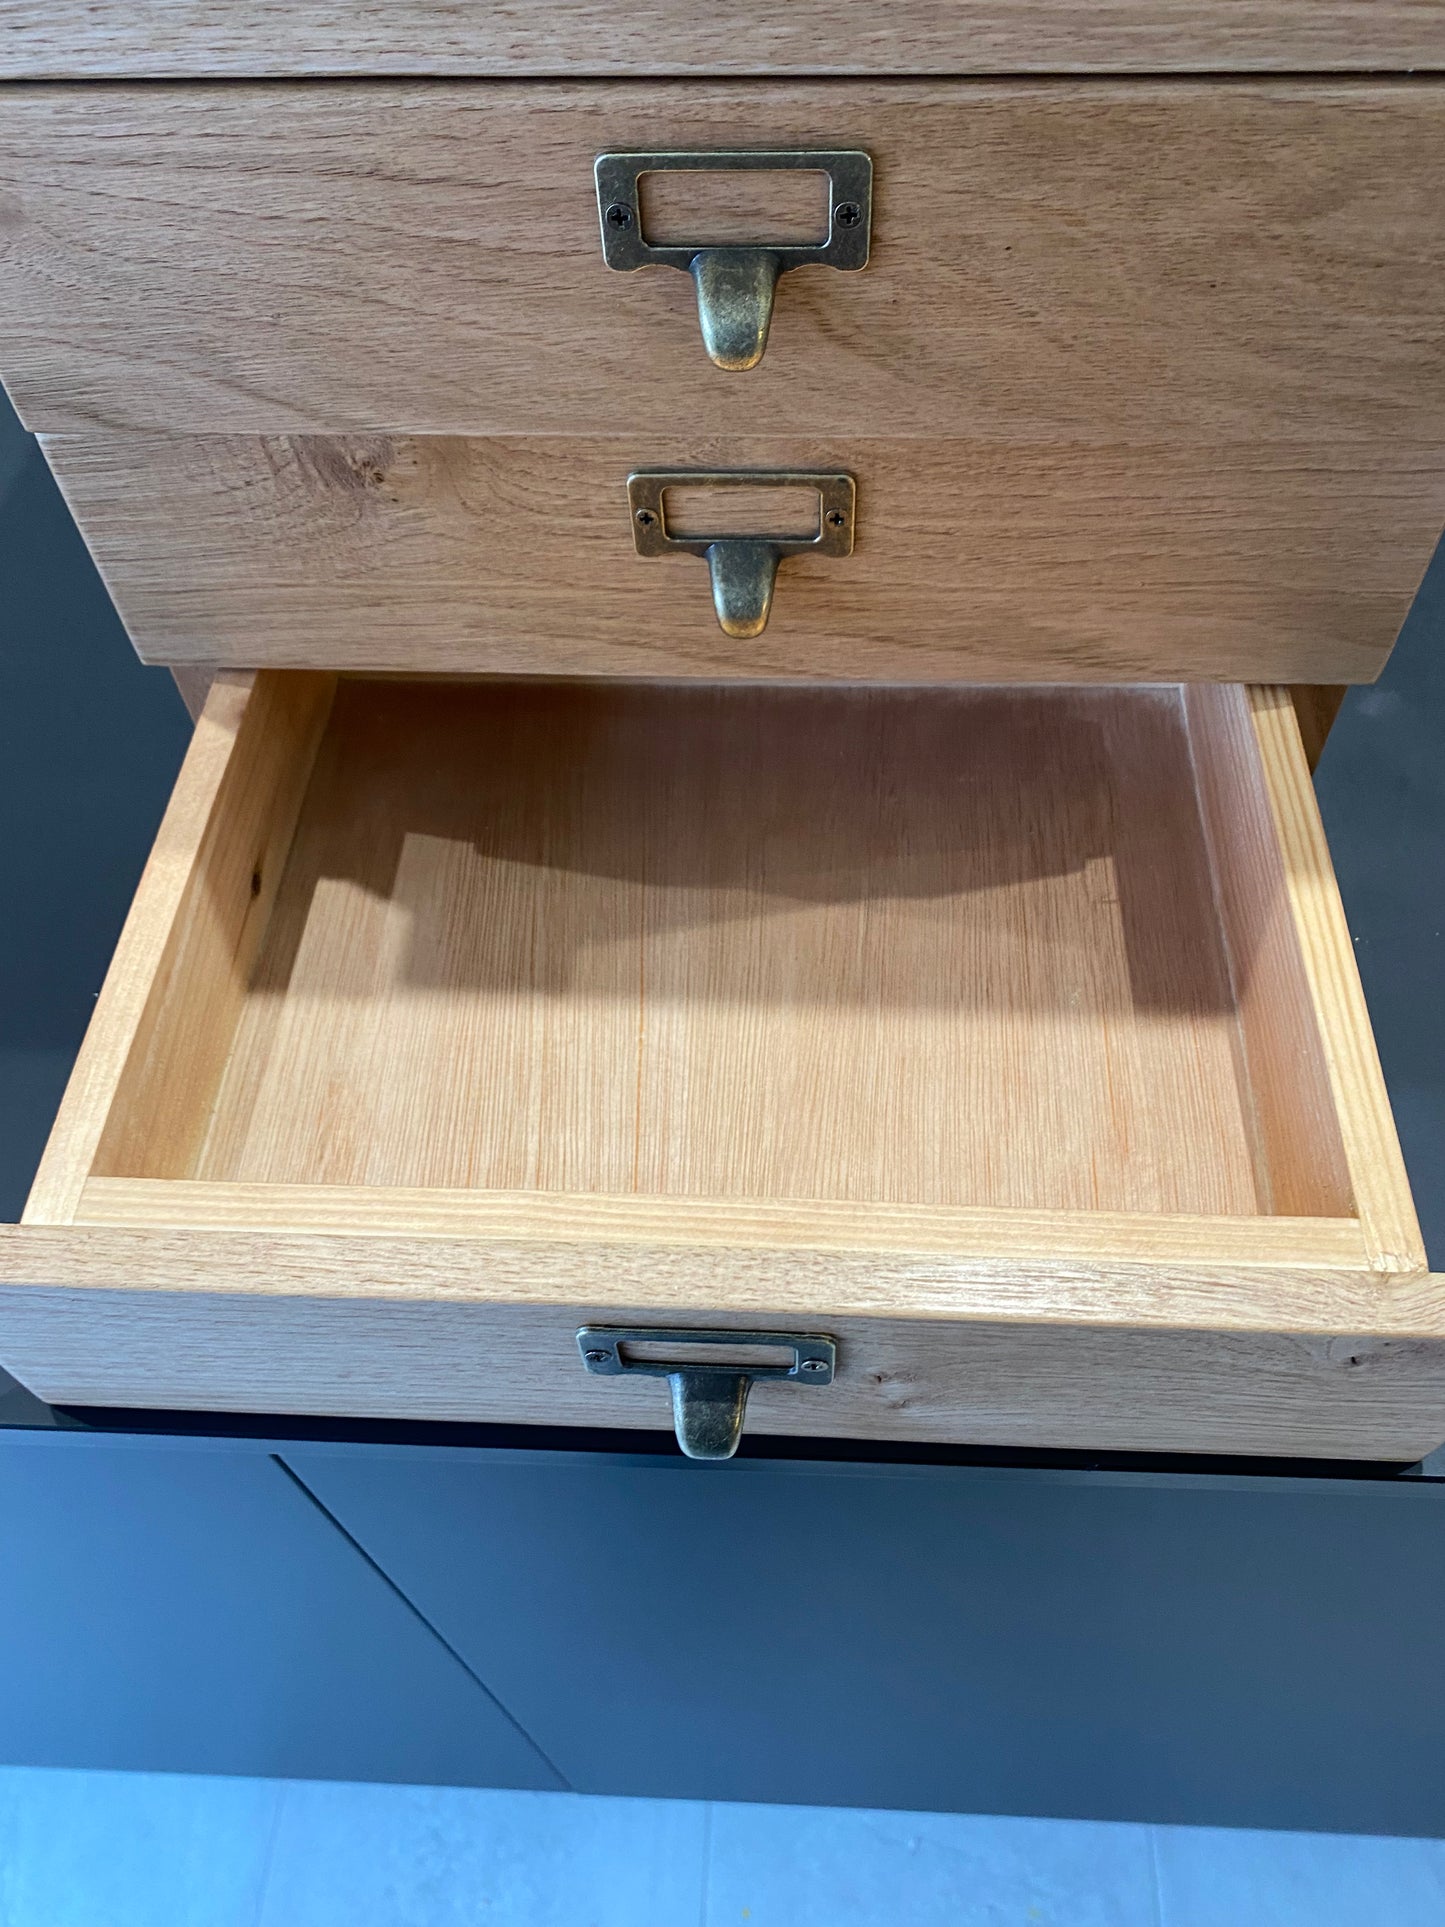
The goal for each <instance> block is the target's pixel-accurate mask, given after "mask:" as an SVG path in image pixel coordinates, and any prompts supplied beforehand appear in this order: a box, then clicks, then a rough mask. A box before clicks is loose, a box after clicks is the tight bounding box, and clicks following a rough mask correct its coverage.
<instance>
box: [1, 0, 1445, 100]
mask: <svg viewBox="0 0 1445 1927" xmlns="http://www.w3.org/2000/svg"><path fill="white" fill-rule="evenodd" d="M1431 67H1435V68H1439V67H1445V24H1442V19H1441V13H1440V8H1439V6H1438V5H1437V4H1436V3H1435V0H1270V3H1269V5H1268V6H1252V5H1241V4H1240V0H1182V3H1181V0H1175V3H1174V4H1170V5H1168V6H1164V5H1161V4H1160V0H952V4H949V5H947V6H943V5H940V4H939V3H938V0H894V4H893V5H891V6H890V7H888V8H887V10H886V11H885V12H883V13H880V11H879V9H878V8H877V7H876V6H869V5H865V4H863V0H807V4H806V5H804V4H800V3H799V0H793V4H792V5H790V6H787V7H776V6H765V5H763V4H761V0H746V4H742V5H733V6H731V7H729V8H727V9H725V10H723V9H708V8H705V7H682V6H679V5H678V4H677V3H676V0H640V3H638V0H632V3H630V4H629V5H627V6H625V7H623V6H618V5H616V4H611V3H609V0H571V3H570V4H569V5H568V6H566V7H565V8H559V7H557V6H555V5H548V4H545V0H488V4H487V5H486V6H480V5H471V6H456V5H454V4H448V0H346V3H345V4H344V5H343V4H341V0H289V3H288V4H285V5H283V4H281V3H280V0H251V4H249V5H247V6H245V7H236V6H233V5H227V4H226V0H126V4H121V0H12V4H10V5H8V6H7V8H6V11H5V20H4V35H3V38H0V76H4V77H16V78H24V79H39V80H57V79H58V80H65V79H79V78H92V79H100V78H113V77H116V76H125V77H128V78H133V79H153V78H156V77H158V76H177V77H191V78H199V77H204V76H206V75H211V74H223V75H229V76H232V77H235V78H241V79H245V78H249V77H251V76H253V75H257V74H275V75H285V74H450V75H457V76H487V75H497V74H515V75H527V74H537V75H541V74H554V75H561V76H563V77H571V76H572V75H574V74H576V73H578V72H584V73H592V74H679V73H695V74H717V73H741V74H766V73H806V74H874V73H901V74H931V73H942V74H950V73H986V74H987V73H1007V72H1036V73H1050V74H1052V73H1094V72H1100V71H1105V72H1130V71H1136V72H1144V73H1158V72H1162V71H1165V70H1167V69H1203V70H1209V71H1220V72H1238V71H1250V70H1256V71H1258V70H1268V69H1279V70H1282V71H1284V72H1304V71H1307V70H1309V69H1312V68H1313V69H1323V70H1326V71H1330V70H1335V71H1340V70H1347V69H1361V70H1364V71H1366V72H1373V71H1378V70H1380V69H1388V68H1415V69H1426V68H1431Z"/></svg>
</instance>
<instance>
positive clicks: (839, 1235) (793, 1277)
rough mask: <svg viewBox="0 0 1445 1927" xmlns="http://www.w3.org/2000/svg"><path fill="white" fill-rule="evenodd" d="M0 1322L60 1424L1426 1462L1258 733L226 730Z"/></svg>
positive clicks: (1331, 978) (915, 719) (1089, 693)
mask: <svg viewBox="0 0 1445 1927" xmlns="http://www.w3.org/2000/svg"><path fill="white" fill-rule="evenodd" d="M0 1276H3V1279H4V1280H5V1283H4V1288H3V1290H0V1356H3V1357H4V1359H5V1362H6V1363H7V1364H8V1365H9V1366H10V1368H11V1369H12V1370H14V1371H15V1372H16V1373H17V1374H18V1376H19V1377H20V1378H21V1379H22V1380H24V1382H25V1383H26V1384H28V1385H29V1386H31V1387H32V1388H33V1389H34V1390H35V1391H37V1392H38V1393H40V1394H41V1395H42V1396H44V1397H46V1398H49V1399H51V1400H54V1401H57V1402H61V1403H87V1404H110V1405H122V1406H138V1405H145V1406H166V1407H193V1408H213V1409H231V1410H237V1409H243V1410H253V1411H270V1412H277V1413H333V1414H374V1415H390V1416H407V1417H412V1418H434V1419H473V1420H478V1419H490V1420H500V1421H510V1422H537V1423H550V1424H578V1425H602V1426H607V1425H613V1426H656V1425H662V1424H664V1423H666V1421H667V1413H668V1394H667V1387H666V1385H665V1384H661V1383H659V1382H658V1378H657V1377H656V1376H648V1375H644V1374H643V1373H641V1372H640V1371H637V1370H635V1369H629V1370H623V1371H621V1372H620V1373H618V1372H615V1371H611V1370H606V1371H602V1372H598V1371H597V1370H595V1369H592V1370H589V1369H588V1366H587V1364H586V1363H585V1362H584V1358H583V1356H582V1352H583V1351H589V1350H590V1351H591V1352H592V1353H593V1355H594V1356H593V1360H592V1363H593V1366H594V1367H595V1366H596V1365H597V1364H598V1362H599V1360H600V1359H604V1358H605V1357H606V1356H609V1355H610V1357H611V1359H612V1362H613V1363H614V1364H615V1363H616V1362H617V1360H618V1359H621V1360H623V1361H624V1362H626V1363H628V1364H630V1365H631V1366H633V1367H636V1366H637V1365H638V1364H639V1363H644V1362H646V1363H650V1364H651V1365H652V1366H653V1368H654V1369H655V1370H656V1369H665V1368H666V1366H667V1365H669V1364H677V1365H679V1366H681V1365H682V1364H684V1363H687V1362H689V1361H690V1362H691V1363H693V1364H694V1365H695V1364H696V1363H697V1360H698V1359H699V1358H706V1359H709V1360H711V1361H712V1367H713V1376H714V1379H717V1377H718V1373H719V1370H720V1368H723V1367H727V1368H730V1369H733V1370H734V1371H735V1372H736V1373H738V1374H741V1372H742V1370H743V1368H744V1367H745V1366H747V1365H749V1364H752V1363H760V1364H766V1363H767V1362H768V1361H769V1360H770V1359H773V1358H776V1357H777V1356H778V1354H777V1352H776V1351H771V1352H770V1351H769V1350H768V1348H767V1347H766V1345H764V1346H763V1347H762V1349H761V1350H760V1351H754V1350H752V1349H749V1348H748V1347H744V1349H743V1350H741V1351H740V1352H739V1353H738V1354H737V1356H736V1357H734V1356H732V1355H731V1354H730V1353H729V1352H727V1351H726V1350H724V1351H721V1352H719V1351H718V1350H716V1349H713V1350H702V1349H699V1350H696V1351H693V1350H690V1349H687V1348H685V1346H684V1341H683V1340H682V1339H680V1338H679V1339H668V1338H666V1337H661V1338H659V1337H653V1338H652V1339H651V1340H650V1341H648V1342H647V1343H642V1342H641V1341H639V1342H638V1343H637V1344H636V1345H635V1346H634V1347H633V1348H632V1349H631V1350H628V1348H627V1346H626V1344H625V1343H621V1342H619V1341H617V1340H616V1339H615V1338H609V1337H607V1336H605V1335H604V1336H603V1337H601V1338H596V1337H594V1338H592V1339H591V1340H584V1341H583V1344H582V1347H581V1350H580V1351H579V1342H578V1332H579V1328H582V1327H596V1328H603V1331H604V1333H606V1332H615V1331H617V1330H618V1329H633V1330H651V1331H656V1329H657V1328H664V1329H665V1330H668V1331H679V1332H687V1331H694V1332H696V1331H711V1332H716V1331H723V1332H727V1333H737V1334H739V1337H740V1340H741V1339H742V1338H743V1337H744V1336H746V1337H747V1339H748V1346H749V1347H750V1346H752V1345H753V1344H754V1343H756V1342H757V1341H755V1340H754V1339H753V1338H752V1336H751V1335H752V1334H763V1335H767V1334H792V1335H795V1336H797V1335H803V1336H804V1337H807V1338H809V1339H812V1338H827V1339H831V1340H832V1341H834V1344H835V1345H836V1373H833V1372H832V1371H830V1370H828V1369H826V1368H825V1367H823V1366H819V1367H817V1368H816V1376H815V1378H814V1380H813V1381H811V1382H810V1381H809V1380H808V1379H806V1378H805V1377H803V1376H801V1374H800V1372H799V1371H798V1370H797V1369H794V1371H793V1372H792V1375H791V1376H790V1377H789V1378H787V1379H786V1380H784V1381H782V1382H777V1381H775V1380H772V1379H766V1378H765V1379H763V1380H761V1381H760V1382H759V1383H758V1384H757V1385H756V1388H755V1390H754V1392H753V1395H752V1402H751V1406H750V1411H749V1423H750V1425H751V1426H752V1427H753V1428H754V1429H756V1430H761V1431H768V1432H791V1433H814V1434H826V1435H833V1436H845V1437H846V1436H856V1437H871V1438H894V1439H917V1440H967V1441H975V1442H993V1443H1011V1444H1028V1445H1051V1446H1065V1447H1068V1446H1073V1447H1082V1448H1089V1449H1111V1448H1113V1449H1131V1448H1138V1449H1182V1450H1200V1451H1215V1452H1253V1453H1271V1454H1301V1455H1319V1456H1351V1457H1360V1458H1379V1459H1394V1460H1407V1459H1411V1458H1414V1457H1417V1456H1419V1455H1420V1454H1421V1453H1423V1452H1425V1451H1427V1450H1429V1449H1431V1448H1433V1447H1434V1446H1435V1445H1436V1444H1438V1443H1439V1442H1440V1440H1441V1438H1442V1437H1445V1291H1442V1289H1441V1281H1438V1280H1432V1279H1431V1278H1429V1277H1428V1275H1427V1274H1426V1270H1425V1261H1424V1256H1423V1252H1422V1248H1421V1244H1420V1237H1419V1232H1418V1229H1417V1227H1416V1223H1415V1218H1414V1213H1413V1209H1412V1205H1411V1201H1410V1196H1409V1191H1408V1187H1407V1184H1406V1180H1405V1175H1404V1170H1403V1166H1402V1163H1401V1159H1400V1153H1399V1147H1398V1145H1397V1142H1396V1139H1395V1132H1394V1127H1393V1123H1392V1120H1391V1117H1390V1112H1389V1107H1388V1103H1387V1100H1386V1096H1385V1091H1384V1087H1383V1084H1382V1081H1381V1077H1380V1072H1379V1067H1378V1063H1377V1061H1376V1056H1375V1051H1374V1045H1373V1041H1372V1038H1371V1035H1370V1030H1369V1024H1368V1020H1367V1017H1366V1014H1365V1009H1364V1005H1363V1001H1362V998H1361V994H1360V987H1359V982H1358V979H1357V976H1356V973H1355V968H1354V962H1353V958H1352V954H1351V946H1350V941H1349V936H1348V933H1347V931H1346V928H1345V923H1344V919H1343V915H1342V912H1341V907H1340V902H1339V896H1338V893H1337V890H1336V887H1335V882H1334V877H1333V874H1332V871H1331V868H1330V862H1329V856H1328V852H1327V849H1326V847H1325V843H1324V839H1323V835H1322V832H1321V827H1320V822H1319V817H1318V813H1317V811H1316V808H1315V803H1314V797H1313V792H1312V790H1311V786H1310V782H1309V777H1308V772H1307V770H1306V766H1305V762H1304V757H1303V753H1302V750H1301V745H1300V739H1299V733H1298V728H1297V725H1296V722H1295V719H1294V714H1293V711H1292V709H1291V706H1290V701H1289V697H1288V694H1287V693H1286V692H1285V691H1283V690H1280V689H1273V688H1271V689H1245V688H1242V687H1239V686H1220V685H1212V686H1197V687H1183V688H1181V687H1175V686H1169V687H1158V686H1152V687H1102V686H1101V687H1093V688H1088V689H1084V688H1043V689H1041V688H1032V689H1001V688H991V689H987V688H975V689H951V690H942V691H940V690H937V689H933V690H927V691H915V690H908V689H900V688H876V687H875V688H872V689H860V688H832V689H827V688H806V689H805V688H779V687H760V686H748V685H736V684H734V685H728V686H721V685H698V684H692V685H686V686H680V685H674V686H669V685H658V684H650V685H643V684H625V683H615V682H614V683H610V684H587V683H570V684H563V683H538V682H517V683H489V684H480V683H478V684H448V683H419V682H400V681H367V680H359V679H358V680H345V679H343V680H341V681H340V682H338V681H336V680H335V679H334V678H332V677H329V676H324V675H319V674H309V673H305V672H294V673H288V672H280V671H266V672H262V673H260V674H259V675H256V676H255V677H251V676H225V677H222V678H221V679H220V680H219V681H218V683H217V685H216V687H215V688H214V690H213V692H212V695H211V698H210V701H209V703H208V705H207V708H206V710H205V713H204V715H203V716H202V718H201V721H200V723H199V725H198V728H197V732H196V737H195V742H194V745H193V747H192V749H191V752H190V755H189V757H188V759H187V762H186V765H185V768H184V770H183V772H182V774H181V778H180V781H179V784H178V786H177V790H176V794H175V797H174V800H173V802H172V805H171V808H170V811H169V813H168V815H167V817H166V820H165V823H164V825H163V826H162V829H161V832H160V835H159V838H158V841H157V844H156V848H155V851H154V854H153V857H152V860H151V863H150V865H149V867H148V869H147V871H146V874H145V877H144V879H143V881H142V883H141V887H140V890H139V893H138V896H137V898H136V902H135V905H134V908H133V910H132V913H131V916H130V919H129V921H128V923H127V925H126V928H125V932H124V934H123V936H122V939H121V943H120V947H119V950H118V952H117V955H116V958H115V962H114V964H113V967H112V969H111V972H110V975H109V978H108V980H107V983H106V986H105V989H104V991H103V993H102V996H101V999H100V1003H99V1007H98V1009H97V1012H96V1015H95V1018H94V1021H93V1023H92V1026H91V1029H90V1033H89V1036H88V1037H87V1039H86V1043H85V1046H84V1049H83V1052H82V1054H81V1058H80V1060H79V1063H78V1065H77V1067H76V1071H75V1075H74V1077H73V1079H72V1082H71V1085H70V1088H69V1091H68V1093H67V1095H66V1098H65V1102H64V1105H63V1107H62V1110H61V1114H60V1117H59V1120H58V1122H57V1124H56V1128H55V1132H54V1134H53V1137H52V1139H51V1143H50V1146H49V1149H48V1152H47V1155H46V1158H45V1162H44V1164H43V1166H42V1169H41V1172H40V1175H39V1178H38V1179H37V1182H36V1185H35V1189H34V1192H33V1194H32V1197H31V1200H30V1204H29V1207H28V1210H27V1213H26V1220H25V1223H24V1224H23V1225H21V1226H19V1227H16V1228H13V1229H11V1230H9V1231H8V1232H7V1233H6V1234H5V1235H4V1238H3V1241H0ZM670 1346H671V1347H673V1348H674V1349H675V1351H676V1356H675V1357H674V1356H673V1355H672V1352H670V1351H669V1347H670ZM609 1348H610V1352H609ZM800 1363H801V1357H799V1358H797V1359H794V1365H795V1367H796V1366H797V1365H798V1364H800ZM701 1382H702V1378H701V1377H700V1376H699V1375H698V1374H697V1373H696V1372H694V1374H693V1379H692V1380H690V1381H689V1383H692V1384H693V1385H694V1389H696V1384H698V1383H701ZM677 1383H678V1384H681V1383H682V1380H681V1378H680V1377H679V1379H678V1380H677Z"/></svg>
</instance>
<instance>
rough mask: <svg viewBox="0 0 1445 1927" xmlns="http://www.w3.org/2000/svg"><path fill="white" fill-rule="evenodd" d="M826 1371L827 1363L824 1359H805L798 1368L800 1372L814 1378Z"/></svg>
mask: <svg viewBox="0 0 1445 1927" xmlns="http://www.w3.org/2000/svg"><path fill="white" fill-rule="evenodd" d="M827 1369H828V1361H827V1360H826V1359H825V1358H805V1359H804V1360H803V1362H802V1364H801V1365H799V1367H798V1370H799V1371H800V1372H807V1373H809V1374H810V1376H812V1377H815V1378H816V1376H817V1375H818V1373H819V1372H826V1371H827Z"/></svg>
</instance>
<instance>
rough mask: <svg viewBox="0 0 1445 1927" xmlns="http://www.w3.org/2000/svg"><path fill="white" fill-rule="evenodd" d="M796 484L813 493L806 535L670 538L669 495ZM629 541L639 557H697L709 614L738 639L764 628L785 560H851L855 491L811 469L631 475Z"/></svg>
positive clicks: (845, 481) (845, 478) (841, 479)
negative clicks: (708, 588)
mask: <svg viewBox="0 0 1445 1927" xmlns="http://www.w3.org/2000/svg"><path fill="white" fill-rule="evenodd" d="M779 485H782V486H789V485H796V486H801V487H805V488H813V489H816V490H817V492H818V527H817V531H816V533H814V534H812V535H770V534H768V532H767V531H766V530H759V531H758V533H757V534H756V535H675V534H673V532H672V531H671V530H670V529H669V528H668V526H667V505H666V501H665V497H666V494H667V491H668V489H670V488H684V487H685V488H688V489H694V488H698V487H709V488H720V489H727V488H758V487H760V486H761V487H765V488H771V487H777V486H779ZM627 505H628V508H629V509H630V510H631V512H632V537H633V541H634V542H635V543H636V545H637V553H638V554H639V555H645V556H659V555H700V556H701V557H702V558H703V559H704V560H705V561H706V563H707V566H708V574H709V575H710V577H711V578H712V600H713V607H714V609H715V610H716V611H717V619H718V622H719V624H720V626H721V628H722V631H723V634H724V635H728V636H735V637H737V638H739V639H746V638H748V637H750V636H760V635H761V634H762V632H763V630H764V629H766V628H767V626H768V615H769V612H770V611H771V609H772V606H773V586H774V584H775V582H776V581H777V575H778V564H779V563H780V562H781V561H782V560H783V558H784V556H788V555H825V556H845V555H851V554H852V553H853V524H854V521H855V519H856V517H855V509H856V489H855V487H854V483H853V477H852V476H851V475H847V474H838V473H834V472H824V471H820V470H812V469H751V468H749V469H702V470H698V469H665V468H649V469H639V470H638V471H637V472H636V473H635V474H633V475H629V476H628V478H627Z"/></svg>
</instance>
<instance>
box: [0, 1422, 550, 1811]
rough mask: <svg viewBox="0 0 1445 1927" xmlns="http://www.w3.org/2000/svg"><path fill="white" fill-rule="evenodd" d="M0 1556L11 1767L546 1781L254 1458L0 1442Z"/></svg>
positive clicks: (424, 1639) (493, 1708)
mask: <svg viewBox="0 0 1445 1927" xmlns="http://www.w3.org/2000/svg"><path fill="white" fill-rule="evenodd" d="M0 1546H3V1548H4V1562H3V1571H0V1760H3V1761H4V1762H5V1763H7V1764H10V1765H26V1766H90V1767H121V1768H133V1769H150V1770H158V1771H161V1770H163V1771H167V1772H190V1773H247V1774H265V1775H272V1774H274V1775H281V1776H285V1777H318V1778H329V1779H350V1780H370V1779H376V1780H418V1781H462V1782H472V1783H481V1784H484V1785H489V1786H513V1787H533V1788H549V1787H556V1786H559V1785H561V1782H560V1780H559V1779H558V1777H557V1775H556V1774H555V1773H554V1772H553V1771H552V1769H551V1768H550V1766H549V1765H548V1764H547V1762H546V1761H545V1760H544V1759H543V1758H542V1757H541V1755H540V1754H539V1753H538V1752H537V1750H536V1748H535V1747H533V1746H532V1745H531V1744H530V1743H529V1742H528V1740H527V1739H526V1738H525V1737H524V1736H523V1735H522V1734H521V1733H520V1732H519V1731H518V1730H517V1728H516V1726H515V1725H514V1724H513V1722H512V1721H511V1720H510V1719H509V1718H508V1716H507V1714H506V1713H505V1712H504V1711H503V1710H502V1709H501V1708H500V1707H499V1706H498V1705H497V1704H496V1703H495V1701H494V1700H493V1699H492V1698H491V1697H490V1696H489V1695H488V1694H487V1693H486V1692H485V1691H484V1690H483V1688H482V1687H481V1686H480V1685H479V1684H478V1683H477V1681H476V1680H475V1679H474V1678H473V1677H472V1676H471V1675H470V1674H469V1672H468V1671H467V1669H466V1667H465V1666H464V1665H463V1664H462V1663H461V1662H460V1661H459V1660H458V1659H457V1658H456V1657H455V1656H454V1655H453V1654H452V1653H450V1652H448V1650H447V1648H446V1647H445V1645H444V1644H443V1643H442V1642H441V1641H440V1640H439V1639H438V1638H437V1637H436V1635H435V1634H434V1633H433V1632H431V1631H430V1630H429V1629H428V1628H427V1627H426V1626H425V1625H424V1624H423V1623H422V1622H421V1621H420V1620H419V1619H418V1618H417V1616H416V1614H415V1612H414V1611H413V1610H412V1609H411V1608H410V1607H409V1606H408V1604H407V1603H406V1601H405V1600H403V1599H402V1598H401V1597H400V1596H399V1595H398V1594H397V1592H396V1591H395V1589H394V1588H393V1587H392V1586H391V1585H389V1584H388V1582H387V1581H386V1580H385V1579H384V1578H383V1577H382V1575H381V1574H380V1573H378V1572H377V1571H376V1570H375V1569H374V1568H373V1567H372V1566H371V1565H369V1564H368V1562H367V1560H366V1559H365V1558H364V1557H363V1556H362V1555H361V1554H360V1553H359V1552H358V1551H357V1549H356V1548H355V1547H354V1546H352V1545H350V1544H348V1543H347V1541H346V1539H345V1538H344V1536H343V1535H342V1534H341V1533H340V1532H338V1531H337V1530H336V1527H335V1526H334V1525H333V1524H332V1523H331V1521H330V1520H328V1519H327V1518H326V1517H325V1516H324V1515H323V1514H322V1513H321V1512H320V1511H319V1510H318V1509H317V1508H316V1507H315V1505H313V1504H312V1502H311V1501H310V1499H309V1498H308V1497H307V1496H306V1494H305V1493H304V1492H303V1491H301V1490H300V1489H299V1488H298V1487H297V1485H296V1484H295V1482H294V1481H293V1480H292V1479H291V1478H290V1477H289V1476H288V1475H287V1473H286V1472H285V1470H284V1469H283V1468H282V1467H281V1466H280V1465H279V1464H278V1463H277V1462H276V1461H275V1460H274V1459H272V1458H269V1457H268V1456H266V1454H264V1453H262V1452H257V1451H254V1450H244V1449H226V1450H219V1449H218V1450H201V1449H197V1448H194V1447H180V1446H177V1447H166V1446H164V1445H161V1446H142V1445H134V1446H130V1445H127V1444H125V1443H121V1442H117V1443H114V1444H112V1443H106V1444H100V1443H97V1442H93V1441H89V1440H76V1439H74V1438H65V1437H56V1436H53V1435H52V1436H49V1437H47V1436H45V1435H30V1436H26V1435H23V1434H19V1435H17V1434H12V1435H10V1436H8V1437H4V1438H0Z"/></svg>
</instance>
